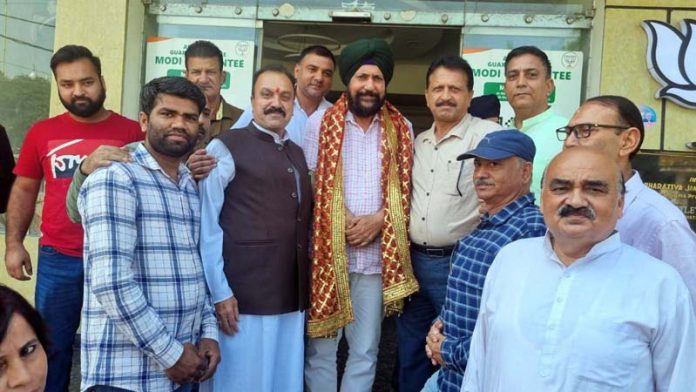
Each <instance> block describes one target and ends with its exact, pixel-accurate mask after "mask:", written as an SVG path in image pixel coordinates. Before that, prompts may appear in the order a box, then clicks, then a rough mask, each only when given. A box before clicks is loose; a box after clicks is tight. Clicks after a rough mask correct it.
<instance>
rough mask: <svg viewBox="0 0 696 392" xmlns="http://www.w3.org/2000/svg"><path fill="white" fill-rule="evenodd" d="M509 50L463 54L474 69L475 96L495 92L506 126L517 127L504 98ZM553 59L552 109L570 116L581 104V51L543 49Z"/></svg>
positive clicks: (470, 50) (471, 50) (473, 51)
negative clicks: (553, 87) (506, 61)
mask: <svg viewBox="0 0 696 392" xmlns="http://www.w3.org/2000/svg"><path fill="white" fill-rule="evenodd" d="M508 52H510V51H509V50H507V49H473V48H472V49H464V51H463V53H462V57H463V58H464V59H465V60H466V61H468V62H469V64H470V65H471V68H472V69H473V71H474V96H475V97H477V96H479V95H485V94H495V95H497V96H498V99H499V100H500V117H502V124H503V125H504V126H509V127H514V126H515V124H514V120H513V119H514V117H515V113H514V111H513V110H512V107H511V106H510V104H509V103H508V101H507V98H506V97H505V56H507V54H508ZM544 52H545V53H546V55H547V56H548V57H549V61H551V74H552V75H551V77H552V78H553V81H554V84H555V86H556V88H555V90H554V91H553V92H552V93H551V96H549V105H551V107H552V108H553V110H554V111H555V112H556V113H558V114H560V115H562V116H565V117H568V118H570V117H571V116H572V115H573V113H575V111H576V110H577V108H578V106H579V105H580V95H581V94H580V93H581V89H582V52H570V51H563V50H546V51H544Z"/></svg>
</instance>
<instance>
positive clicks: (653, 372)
mask: <svg viewBox="0 0 696 392" xmlns="http://www.w3.org/2000/svg"><path fill="white" fill-rule="evenodd" d="M624 191H625V189H624V182H623V177H622V174H621V169H620V168H619V166H618V165H617V164H616V163H615V162H614V161H613V160H612V159H611V158H610V157H608V156H607V155H606V154H605V153H604V152H601V151H597V150H595V149H588V148H573V149H566V150H564V151H563V152H562V153H560V154H559V155H558V156H556V157H555V158H554V159H553V160H552V161H551V163H550V164H549V167H548V169H547V171H546V175H545V176H544V182H543V186H542V195H541V198H542V202H541V205H542V207H541V210H542V213H543V215H544V221H545V222H546V226H547V227H548V232H547V233H546V236H544V237H537V238H528V239H523V240H519V241H515V242H513V243H511V244H509V245H507V246H505V247H504V248H502V249H501V250H500V252H499V253H498V255H497V256H496V258H495V260H494V261H493V264H492V266H491V268H490V269H489V271H488V276H487V277H486V282H485V284H484V288H483V295H482V297H481V307H480V312H479V316H478V319H477V321H476V327H475V328H474V334H473V337H472V340H471V349H470V355H469V362H468V363H467V368H466V373H465V375H464V381H463V384H462V389H461V390H462V391H465V392H479V391H480V392H483V391H485V392H503V391H556V392H570V391H625V392H628V391H630V392H653V391H693V387H694V381H693V374H694V372H696V317H695V316H694V312H693V310H692V306H691V299H690V297H689V292H688V290H687V288H686V286H685V285H684V281H683V280H682V279H681V278H680V276H679V274H678V273H677V271H675V270H674V268H672V267H670V266H669V265H667V264H665V263H660V262H659V261H658V260H657V259H655V258H653V257H652V256H650V255H648V254H646V253H643V252H642V251H640V250H638V249H636V248H633V247H632V246H630V245H626V244H625V243H622V242H621V238H620V235H621V234H620V233H617V232H616V230H615V226H616V222H617V220H618V219H619V218H620V217H621V214H622V211H623V206H624V195H623V193H624Z"/></svg>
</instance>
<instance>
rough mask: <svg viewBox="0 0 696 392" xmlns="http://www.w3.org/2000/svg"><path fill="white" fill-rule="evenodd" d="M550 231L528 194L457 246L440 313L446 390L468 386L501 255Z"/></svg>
mask: <svg viewBox="0 0 696 392" xmlns="http://www.w3.org/2000/svg"><path fill="white" fill-rule="evenodd" d="M545 232H546V225H544V218H543V217H542V216H541V212H539V207H537V206H536V205H535V204H534V195H533V194H531V193H527V194H526V195H524V196H521V197H519V198H517V199H516V200H514V201H513V202H511V203H510V204H508V205H507V206H505V208H503V209H502V210H500V211H498V213H497V214H495V215H487V214H486V215H483V216H482V217H481V223H480V224H479V225H478V227H477V228H476V230H474V231H473V232H472V233H471V234H469V235H468V236H466V237H464V238H462V239H461V240H459V241H458V242H457V246H456V247H455V249H454V252H453V253H452V261H451V264H452V271H451V272H450V275H449V278H448V280H447V295H446V297H445V304H444V306H443V307H442V312H440V319H441V320H442V322H443V325H444V329H443V334H444V335H445V340H444V341H443V342H442V346H441V347H440V351H441V353H442V358H443V359H444V362H445V365H444V366H443V367H442V369H441V370H440V375H439V376H438V386H439V388H440V391H443V392H447V391H453V392H458V391H459V388H460V387H461V385H462V378H463V377H464V369H465V368H466V361H467V359H468V357H469V343H470V342H471V334H472V333H473V332H474V325H475V324H476V317H477V316H478V311H479V302H480V300H481V292H482V291H483V282H484V281H485V279H486V273H488V268H489V267H490V266H491V263H492V262H493V259H494V258H495V256H496V255H497V254H498V251H499V250H500V248H502V247H503V246H505V245H507V244H509V243H511V242H512V241H515V240H518V239H521V238H530V237H540V236H543V235H544V233H545Z"/></svg>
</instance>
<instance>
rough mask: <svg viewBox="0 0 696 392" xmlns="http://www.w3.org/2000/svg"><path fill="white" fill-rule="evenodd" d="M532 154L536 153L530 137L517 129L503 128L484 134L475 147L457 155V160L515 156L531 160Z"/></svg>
mask: <svg viewBox="0 0 696 392" xmlns="http://www.w3.org/2000/svg"><path fill="white" fill-rule="evenodd" d="M534 154H536V147H535V146H534V141H533V140H532V138H531V137H529V136H527V135H526V134H525V133H524V132H521V131H520V130H518V129H505V130H502V131H495V132H491V133H489V134H488V135H486V136H484V138H483V139H481V141H480V142H479V144H478V146H476V148H474V149H473V150H471V151H468V152H465V153H464V154H462V155H460V156H458V157H457V160H458V161H461V160H464V159H469V158H475V157H479V158H483V159H488V160H489V161H499V160H501V159H506V158H510V157H512V156H517V157H520V158H522V159H524V160H525V161H527V162H532V161H534Z"/></svg>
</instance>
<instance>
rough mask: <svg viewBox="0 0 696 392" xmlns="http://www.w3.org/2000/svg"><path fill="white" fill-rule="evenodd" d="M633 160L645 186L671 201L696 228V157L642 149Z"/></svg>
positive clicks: (694, 228)
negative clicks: (647, 151)
mask: <svg viewBox="0 0 696 392" xmlns="http://www.w3.org/2000/svg"><path fill="white" fill-rule="evenodd" d="M631 163H632V164H633V167H634V168H635V169H636V170H638V172H639V173H640V177H641V179H642V180H643V182H644V183H645V185H647V186H649V187H650V188H652V189H654V190H656V191H657V192H659V193H660V194H662V196H664V197H666V198H668V199H669V200H671V201H672V203H674V204H675V205H676V206H677V208H679V209H680V210H681V212H683V213H684V215H685V216H686V219H687V220H688V221H689V224H690V225H691V229H692V230H695V231H696V156H694V155H692V154H665V153H659V154H656V153H643V152H642V153H640V154H638V155H636V157H635V158H633V161H632V162H631Z"/></svg>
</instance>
